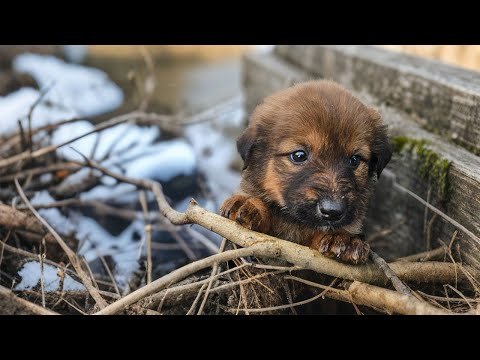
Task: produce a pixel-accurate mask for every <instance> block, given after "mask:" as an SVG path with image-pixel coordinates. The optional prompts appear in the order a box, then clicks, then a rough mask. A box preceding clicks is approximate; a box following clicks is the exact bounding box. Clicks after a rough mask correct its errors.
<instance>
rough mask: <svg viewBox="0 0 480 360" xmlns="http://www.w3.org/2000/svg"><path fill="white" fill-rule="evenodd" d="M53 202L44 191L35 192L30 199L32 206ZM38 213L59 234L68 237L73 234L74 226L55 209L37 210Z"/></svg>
mask: <svg viewBox="0 0 480 360" xmlns="http://www.w3.org/2000/svg"><path fill="white" fill-rule="evenodd" d="M54 201H55V200H54V199H53V198H52V196H51V195H50V194H49V193H48V191H46V190H42V191H38V192H36V193H35V196H34V197H33V198H32V199H31V203H32V205H39V204H42V205H48V204H50V203H52V202H54ZM38 212H39V214H40V215H41V216H42V217H43V218H44V219H45V220H46V221H47V222H48V223H49V224H50V225H51V226H52V227H53V228H54V229H55V230H57V231H58V232H59V233H61V234H63V235H69V234H73V233H74V232H75V230H76V229H75V226H74V225H73V224H72V223H71V222H70V220H69V219H68V218H67V217H65V216H64V215H63V214H62V213H61V212H60V210H58V209H57V208H52V209H39V210H38Z"/></svg>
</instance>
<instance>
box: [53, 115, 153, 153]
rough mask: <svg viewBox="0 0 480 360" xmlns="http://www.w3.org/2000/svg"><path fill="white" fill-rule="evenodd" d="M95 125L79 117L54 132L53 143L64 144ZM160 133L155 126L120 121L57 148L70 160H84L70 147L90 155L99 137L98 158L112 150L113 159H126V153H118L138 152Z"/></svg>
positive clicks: (96, 150)
mask: <svg viewBox="0 0 480 360" xmlns="http://www.w3.org/2000/svg"><path fill="white" fill-rule="evenodd" d="M93 129H94V126H93V125H92V124H91V123H90V122H88V121H77V122H74V123H70V124H65V125H62V126H60V127H59V128H58V129H56V130H55V131H54V132H53V136H52V144H53V145H58V144H61V143H63V142H66V141H69V140H71V139H73V138H75V137H77V136H79V135H82V134H86V133H87V132H89V131H92V130H93ZM159 135H160V130H159V129H158V127H156V126H151V127H140V126H137V125H133V124H120V125H117V126H115V127H112V128H109V129H105V130H103V131H101V132H99V133H93V134H90V135H88V136H85V137H83V138H81V139H79V140H76V141H74V142H72V143H71V144H69V145H67V146H64V147H61V148H60V149H58V153H59V154H61V155H62V156H63V157H64V158H65V159H67V160H77V161H82V160H83V158H82V156H81V155H80V154H78V153H77V152H76V151H74V150H72V149H71V148H74V149H75V150H77V151H79V152H80V153H82V154H83V155H85V156H86V157H88V158H91V155H92V152H93V150H94V148H95V143H96V142H97V138H98V137H100V139H99V140H98V144H97V146H96V149H95V156H94V157H93V159H95V160H97V161H98V160H102V159H103V158H104V157H105V156H106V155H107V154H112V155H113V156H111V160H112V162H113V161H114V160H117V161H123V158H124V157H125V156H123V157H120V158H118V155H117V156H116V154H118V153H126V154H131V153H132V152H135V153H138V152H139V151H141V150H143V149H144V146H146V145H149V144H151V143H152V142H153V141H154V140H155V139H156V138H157V137H158V136H159ZM116 157H117V159H116Z"/></svg>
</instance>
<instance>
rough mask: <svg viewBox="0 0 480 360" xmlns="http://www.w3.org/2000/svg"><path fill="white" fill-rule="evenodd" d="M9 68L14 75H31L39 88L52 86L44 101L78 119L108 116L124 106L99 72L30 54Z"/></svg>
mask: <svg viewBox="0 0 480 360" xmlns="http://www.w3.org/2000/svg"><path fill="white" fill-rule="evenodd" d="M12 65H13V69H14V70H15V71H18V72H25V73H28V74H30V75H31V76H32V77H33V78H34V79H35V80H36V81H37V83H38V84H39V85H40V88H45V87H47V86H52V88H51V89H50V90H49V91H48V93H47V95H46V96H45V99H48V100H50V101H51V102H53V103H55V104H59V105H62V106H64V107H65V108H69V109H72V110H73V111H75V112H76V113H77V114H78V115H80V116H81V117H83V116H86V117H89V116H96V115H99V114H102V113H105V112H109V111H112V110H115V109H116V108H118V107H119V106H120V105H122V103H123V92H122V90H121V89H120V88H119V87H118V86H117V85H116V84H114V83H113V82H111V81H110V80H109V78H108V75H107V74H106V73H105V72H103V71H101V70H99V69H94V68H89V67H85V66H81V65H77V64H69V63H66V62H64V61H63V60H60V59H58V58H56V57H53V56H45V55H37V54H29V53H27V54H21V55H18V56H17V57H15V59H14V60H13V64H12Z"/></svg>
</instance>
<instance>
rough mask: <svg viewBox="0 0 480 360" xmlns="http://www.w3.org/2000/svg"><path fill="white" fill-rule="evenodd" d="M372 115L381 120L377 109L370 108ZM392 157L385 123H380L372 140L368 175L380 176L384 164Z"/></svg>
mask: <svg viewBox="0 0 480 360" xmlns="http://www.w3.org/2000/svg"><path fill="white" fill-rule="evenodd" d="M371 113H372V116H374V117H375V118H376V119H378V121H379V122H381V117H380V114H379V113H378V111H376V110H375V109H371ZM391 157H392V145H391V144H390V140H389V139H388V135H387V127H386V126H385V125H380V126H378V127H377V129H376V131H375V138H374V140H373V148H372V159H371V161H370V168H369V170H370V175H371V176H372V175H373V174H374V173H376V174H377V177H378V178H380V174H381V173H382V171H383V169H384V168H385V166H387V164H388V162H389V161H390V159H391Z"/></svg>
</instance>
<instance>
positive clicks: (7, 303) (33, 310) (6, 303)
mask: <svg viewBox="0 0 480 360" xmlns="http://www.w3.org/2000/svg"><path fill="white" fill-rule="evenodd" d="M0 309H3V310H2V311H0V313H2V314H11V315H14V314H28V315H31V314H34V315H58V314H57V313H56V312H54V311H50V310H47V309H44V308H43V307H41V306H38V305H36V304H33V303H31V302H30V301H27V300H24V299H22V298H19V297H18V296H15V294H14V293H13V292H12V291H11V290H9V289H7V288H6V287H3V286H1V285H0Z"/></svg>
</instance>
